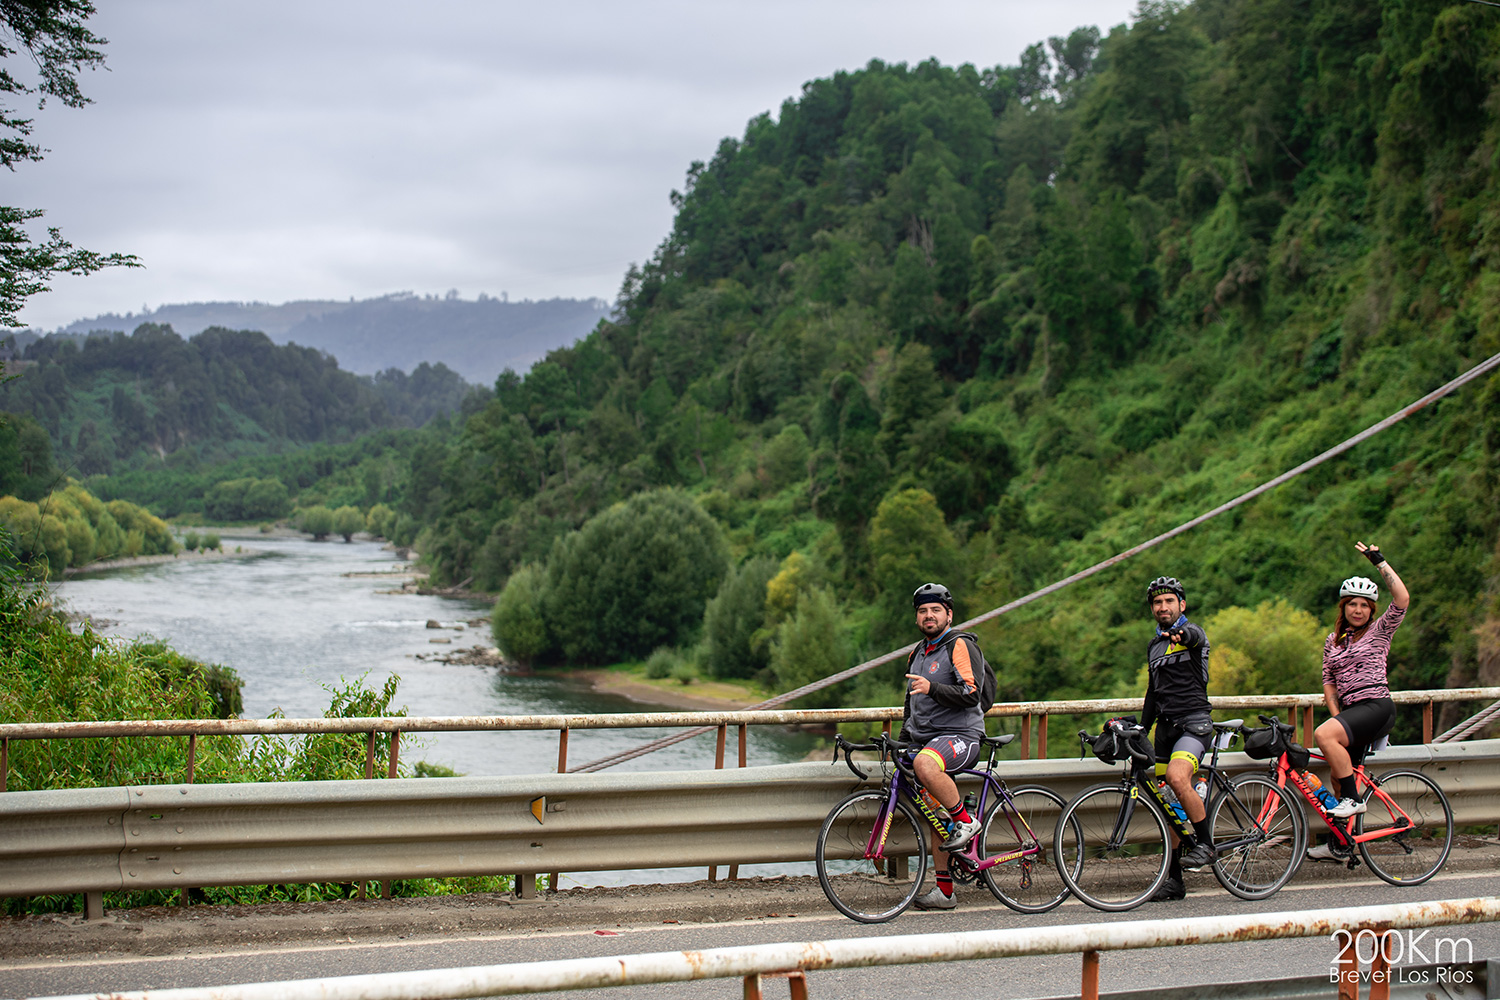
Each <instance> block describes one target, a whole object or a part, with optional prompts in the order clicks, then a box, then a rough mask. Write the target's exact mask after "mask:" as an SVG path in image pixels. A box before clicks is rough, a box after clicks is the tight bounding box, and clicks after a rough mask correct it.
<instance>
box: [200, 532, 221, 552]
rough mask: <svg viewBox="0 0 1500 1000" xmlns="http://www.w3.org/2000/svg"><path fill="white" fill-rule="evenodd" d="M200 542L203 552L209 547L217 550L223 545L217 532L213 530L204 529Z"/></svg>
mask: <svg viewBox="0 0 1500 1000" xmlns="http://www.w3.org/2000/svg"><path fill="white" fill-rule="evenodd" d="M202 544H203V551H204V552H207V551H209V550H210V549H213V550H215V551H217V550H219V549H222V548H223V547H224V543H223V542H222V541H221V540H220V538H219V535H218V533H217V532H213V531H205V532H204V533H203V543H202Z"/></svg>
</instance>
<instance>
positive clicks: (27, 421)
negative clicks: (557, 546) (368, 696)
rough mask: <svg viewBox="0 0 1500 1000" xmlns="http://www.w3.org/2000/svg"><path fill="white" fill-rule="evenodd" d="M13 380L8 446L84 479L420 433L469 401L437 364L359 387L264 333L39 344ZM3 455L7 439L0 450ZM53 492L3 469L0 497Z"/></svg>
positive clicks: (146, 335) (149, 333)
mask: <svg viewBox="0 0 1500 1000" xmlns="http://www.w3.org/2000/svg"><path fill="white" fill-rule="evenodd" d="M6 370H7V372H8V373H9V374H12V375H19V376H20V377H17V378H11V379H9V380H6V381H5V382H4V383H3V384H0V412H4V413H7V414H10V415H12V418H13V419H11V420H8V421H6V423H7V425H8V429H4V430H0V435H5V436H6V437H7V438H16V439H18V440H17V446H18V447H19V446H20V445H23V444H24V445H26V447H24V448H20V450H22V451H24V452H25V453H26V454H27V455H28V457H29V458H31V457H33V456H34V461H35V462H39V463H41V464H43V465H44V466H46V467H48V468H50V467H51V464H52V463H55V464H56V465H57V467H58V470H59V471H60V472H62V473H64V474H67V475H71V476H73V477H75V478H78V479H85V478H87V477H92V476H104V475H109V474H111V473H116V474H129V473H131V472H144V473H146V474H148V475H156V474H160V473H163V472H195V471H198V470H201V469H203V468H204V467H209V468H214V467H218V466H220V465H223V464H224V463H226V462H227V461H229V460H231V459H234V458H237V457H240V456H252V455H261V454H267V453H280V452H285V451H288V450H295V449H298V448H300V447H303V446H306V445H308V444H310V443H314V442H336V441H350V440H354V439H356V438H358V437H360V436H361V435H365V434H368V433H370V432H372V431H376V430H380V429H383V428H401V427H408V428H409V427H420V426H421V425H423V424H425V423H427V422H428V421H430V420H432V419H433V418H434V417H437V416H440V415H444V414H448V413H452V412H454V411H456V410H458V409H459V407H460V405H461V404H462V403H463V401H464V399H465V398H466V397H467V396H468V395H469V394H470V393H472V392H474V391H475V389H474V387H472V386H470V385H468V384H467V383H465V382H464V381H463V379H461V378H460V377H459V376H458V375H457V374H455V373H454V372H452V371H450V370H449V369H448V368H447V367H446V366H444V365H443V364H441V363H439V364H436V365H429V364H426V363H423V364H421V365H419V366H417V368H416V369H414V370H413V371H412V372H411V374H409V375H408V374H406V373H405V372H402V371H400V370H398V369H390V370H388V371H385V372H382V373H380V374H378V375H375V376H371V377H360V376H358V375H354V374H352V373H350V372H347V371H343V370H341V369H340V368H339V367H338V362H337V360H336V359H335V358H333V357H331V356H329V355H327V354H324V353H323V352H321V351H318V350H314V349H313V348H308V347H299V346H297V345H296V344H285V345H281V346H278V345H276V344H273V343H272V342H271V340H270V338H269V337H267V336H266V335H265V334H263V333H259V332H256V331H252V330H226V329H223V328H221V327H213V328H210V329H207V330H204V331H203V332H202V333H200V334H198V335H197V336H195V337H191V338H188V339H184V338H182V337H180V336H178V335H177V334H176V333H175V332H173V330H172V328H171V327H170V326H165V325H160V324H152V323H146V324H142V325H140V326H139V327H137V328H136V330H135V332H134V333H132V334H130V335H128V336H127V335H125V334H123V333H100V334H93V335H89V336H86V337H74V336H67V335H53V336H49V337H45V338H43V339H41V340H36V341H33V342H31V343H29V344H28V345H27V346H26V348H25V350H24V352H23V353H22V356H21V359H20V361H19V362H12V363H10V364H9V365H8V366H7V368H6ZM16 418H19V419H16ZM33 427H37V428H40V429H41V430H43V431H45V432H46V440H45V446H46V447H47V448H49V449H50V454H48V455H46V456H42V455H40V453H39V449H40V448H41V447H42V446H43V441H42V440H41V438H40V436H39V435H38V434H37V432H36V431H35V430H28V429H29V428H33ZM28 434H30V436H31V440H30V441H29V442H28V441H27V435H28ZM5 447H6V445H5V441H3V440H0V452H3V450H4V449H5ZM52 480H55V476H53V477H52V479H51V480H48V478H47V477H46V476H43V477H41V480H40V481H38V480H37V477H36V475H35V474H34V473H33V474H28V475H26V476H25V477H22V478H21V479H20V480H18V478H17V477H16V476H14V475H13V474H8V473H7V470H6V469H5V468H4V466H3V465H0V494H3V493H15V494H16V495H19V496H22V497H23V498H25V499H35V498H36V496H35V495H36V494H39V493H40V492H43V491H45V488H47V487H50V485H51V481H52ZM201 492H202V491H201V490H199V491H198V494H197V495H199V496H201ZM190 499H191V498H190ZM170 513H175V511H173V512H170Z"/></svg>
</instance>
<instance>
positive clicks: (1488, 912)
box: [44, 896, 1500, 1000]
mask: <svg viewBox="0 0 1500 1000" xmlns="http://www.w3.org/2000/svg"><path fill="white" fill-rule="evenodd" d="M1496 920H1500V898H1496V897H1493V896H1488V897H1481V898H1476V899H1449V900H1439V901H1434V902H1425V903H1404V904H1399V905H1394V906H1361V907H1349V908H1343V909H1323V910H1302V911H1298V912H1288V913H1266V914H1259V915H1254V916H1233V917H1194V918H1192V919H1190V920H1131V921H1121V922H1116V923H1094V924H1074V925H1071V926H1062V927H1014V928H1007V929H1005V930H986V931H959V932H955V933H946V934H906V935H897V936H893V937H864V938H847V939H842V940H829V941H800V942H784V943H777V944H760V945H744V946H739V947H731V948H710V949H706V950H703V951H664V952H656V953H653V954H640V955H612V956H607V957H601V958H579V959H564V960H561V961H552V962H526V963H512V964H507V965H488V966H470V967H467V968H457V969H425V970H422V971H418V972H393V973H379V974H374V975H362V976H339V977H330V978H325V979H302V980H291V981H284V982H277V983H247V984H243V985H237V986H215V987H195V988H188V989H173V990H149V991H143V992H129V993H111V994H110V997H111V1000H456V998H460V997H488V996H515V995H517V994H525V993H539V992H551V991H555V990H567V989H598V988H601V987H611V986H643V985H650V984H654V983H680V982H695V981H697V980H702V979H730V978H740V977H743V978H744V980H745V991H744V995H745V996H746V997H747V998H750V997H755V998H759V997H760V995H761V990H760V978H761V977H762V976H765V975H768V974H777V973H787V972H794V973H795V972H800V973H803V974H804V975H805V974H806V973H807V972H814V971H820V970H826V969H858V968H871V967H876V966H891V965H917V964H926V963H931V962H962V961H973V960H975V959H993V958H1016V957H1023V956H1029V955H1067V954H1077V953H1082V955H1083V969H1082V983H1083V989H1082V996H1083V998H1084V1000H1097V998H1098V996H1099V953H1100V952H1106V951H1124V950H1132V949H1139V948H1166V947H1175V946H1179V945H1200V944H1225V943H1233V942H1240V941H1270V940H1281V939H1286V938H1304V937H1332V936H1333V935H1335V934H1337V933H1339V932H1346V933H1347V934H1348V935H1349V937H1350V939H1351V940H1353V939H1355V938H1358V937H1360V936H1361V935H1363V934H1364V932H1365V931H1366V930H1368V931H1369V932H1370V934H1371V935H1372V937H1373V938H1374V940H1375V950H1376V952H1377V955H1376V958H1375V961H1374V962H1372V963H1371V964H1372V968H1373V969H1379V968H1381V963H1382V957H1381V955H1380V950H1381V948H1383V947H1384V944H1385V940H1386V939H1385V938H1384V935H1385V934H1386V933H1388V932H1391V931H1399V930H1409V929H1416V928H1425V927H1451V926H1455V925H1462V924H1477V923H1488V922H1492V921H1496ZM1388 957H1389V956H1388V955H1387V956H1386V958H1387V959H1388ZM1348 964H1350V965H1352V966H1353V968H1352V970H1350V971H1352V972H1354V973H1356V974H1357V972H1358V959H1357V958H1355V960H1354V961H1353V962H1352V963H1348ZM1344 965H1345V963H1342V962H1341V963H1340V972H1341V973H1342V972H1344V971H1345V969H1344ZM1384 968H1385V969H1386V970H1388V969H1389V962H1388V961H1386V963H1385V964H1384ZM1372 978H1373V977H1372ZM1356 982H1357V979H1356ZM1344 985H1345V984H1344V983H1343V982H1341V983H1340V990H1339V995H1340V997H1344V996H1351V997H1352V996H1354V995H1355V993H1354V992H1346V991H1345V990H1344V988H1343V987H1344ZM1350 985H1354V984H1350ZM1388 989H1389V984H1388V983H1387V992H1388ZM806 993H807V991H806V989H805V988H804V990H803V995H804V996H806ZM1375 995H1376V994H1375V992H1374V990H1372V991H1371V996H1372V997H1374V996H1375ZM97 996H99V994H87V995H75V996H70V997H51V998H44V1000H94V998H96V997H97Z"/></svg>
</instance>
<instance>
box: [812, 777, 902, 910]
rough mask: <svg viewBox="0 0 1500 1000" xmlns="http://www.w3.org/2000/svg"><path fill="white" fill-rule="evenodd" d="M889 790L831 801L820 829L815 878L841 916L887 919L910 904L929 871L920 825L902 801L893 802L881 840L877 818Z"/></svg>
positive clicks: (883, 809)
mask: <svg viewBox="0 0 1500 1000" xmlns="http://www.w3.org/2000/svg"><path fill="white" fill-rule="evenodd" d="M889 794H890V793H889V792H888V791H886V790H881V791H864V792H855V793H854V794H853V795H851V796H849V797H848V798H847V799H845V800H844V801H842V802H840V803H839V804H838V805H836V806H834V807H833V810H832V811H831V812H830V813H829V814H828V818H827V819H825V820H823V828H822V829H821V830H819V831H818V850H817V868H818V881H819V882H820V883H822V885H823V892H824V894H825V895H827V897H828V901H829V902H830V903H832V904H833V905H834V908H836V909H837V910H838V911H839V912H840V913H842V914H843V915H844V916H846V917H852V918H853V919H855V920H858V921H859V922H861V923H865V924H878V923H881V922H882V921H886V920H889V919H891V918H892V917H894V916H896V915H897V914H899V913H900V912H901V911H902V910H904V909H906V908H907V907H908V906H910V905H911V901H912V900H913V899H915V898H917V890H918V889H920V888H921V887H922V878H923V876H925V875H926V874H927V845H926V843H925V841H924V840H923V838H922V829H923V827H922V826H921V824H919V823H918V822H917V817H916V815H915V814H914V813H913V812H912V811H911V808H910V807H909V806H907V804H906V803H904V802H897V803H896V806H895V808H894V809H893V810H892V811H891V813H890V828H889V829H888V830H887V832H886V835H885V838H884V841H883V842H882V841H881V837H880V831H878V830H877V829H876V823H877V822H881V821H882V819H883V817H884V815H885V806H886V802H887V799H888V797H889ZM872 833H873V834H874V837H873V839H874V841H875V844H874V849H873V850H872V849H871V846H870V845H871V840H872V836H871V835H872ZM871 855H873V856H871Z"/></svg>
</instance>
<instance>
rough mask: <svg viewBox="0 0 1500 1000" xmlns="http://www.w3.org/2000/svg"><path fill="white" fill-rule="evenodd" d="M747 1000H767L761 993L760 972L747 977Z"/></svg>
mask: <svg viewBox="0 0 1500 1000" xmlns="http://www.w3.org/2000/svg"><path fill="white" fill-rule="evenodd" d="M745 1000H765V994H764V993H762V992H761V991H760V973H759V972H752V973H750V975H748V976H746V977H745Z"/></svg>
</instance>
